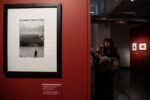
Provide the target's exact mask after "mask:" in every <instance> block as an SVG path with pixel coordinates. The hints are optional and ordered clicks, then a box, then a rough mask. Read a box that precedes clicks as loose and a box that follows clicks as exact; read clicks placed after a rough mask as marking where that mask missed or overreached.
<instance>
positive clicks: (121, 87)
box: [93, 69, 150, 100]
mask: <svg viewBox="0 0 150 100" xmlns="http://www.w3.org/2000/svg"><path fill="white" fill-rule="evenodd" d="M119 73H120V75H119V76H117V77H114V100H150V85H149V84H150V80H148V79H146V78H145V77H143V76H141V75H139V74H137V73H132V72H130V70H129V69H120V70H119ZM93 90H94V89H93Z"/></svg>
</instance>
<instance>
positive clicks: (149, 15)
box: [106, 0, 150, 19]
mask: <svg viewBox="0 0 150 100" xmlns="http://www.w3.org/2000/svg"><path fill="white" fill-rule="evenodd" d="M106 17H108V18H125V19H133V18H137V19H150V0H134V1H133V2H131V0H123V1H122V2H121V3H120V4H119V5H118V6H117V7H116V8H115V9H114V10H113V11H112V12H111V13H110V14H108V15H107V16H106Z"/></svg>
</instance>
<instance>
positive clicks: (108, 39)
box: [104, 38, 114, 47]
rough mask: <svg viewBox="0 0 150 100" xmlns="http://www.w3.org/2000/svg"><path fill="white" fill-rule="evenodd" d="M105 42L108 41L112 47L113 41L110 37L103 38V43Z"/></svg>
mask: <svg viewBox="0 0 150 100" xmlns="http://www.w3.org/2000/svg"><path fill="white" fill-rule="evenodd" d="M105 42H109V43H110V47H113V46H114V43H113V40H112V38H105V39H104V43H105Z"/></svg>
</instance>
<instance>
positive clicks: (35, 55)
mask: <svg viewBox="0 0 150 100" xmlns="http://www.w3.org/2000/svg"><path fill="white" fill-rule="evenodd" d="M37 54H38V52H37V50H36V49H35V51H34V57H35V58H36V57H37Z"/></svg>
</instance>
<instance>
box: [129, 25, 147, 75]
mask: <svg viewBox="0 0 150 100" xmlns="http://www.w3.org/2000/svg"><path fill="white" fill-rule="evenodd" d="M132 43H137V51H133V50H132V49H131V50H130V51H131V52H130V53H131V61H130V62H131V71H132V72H136V73H139V74H142V75H144V76H150V74H149V72H150V25H142V26H138V27H135V28H133V29H131V33H130V44H131V45H130V46H131V48H132ZM140 43H146V44H147V50H144V51H143V50H139V44H140Z"/></svg>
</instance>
